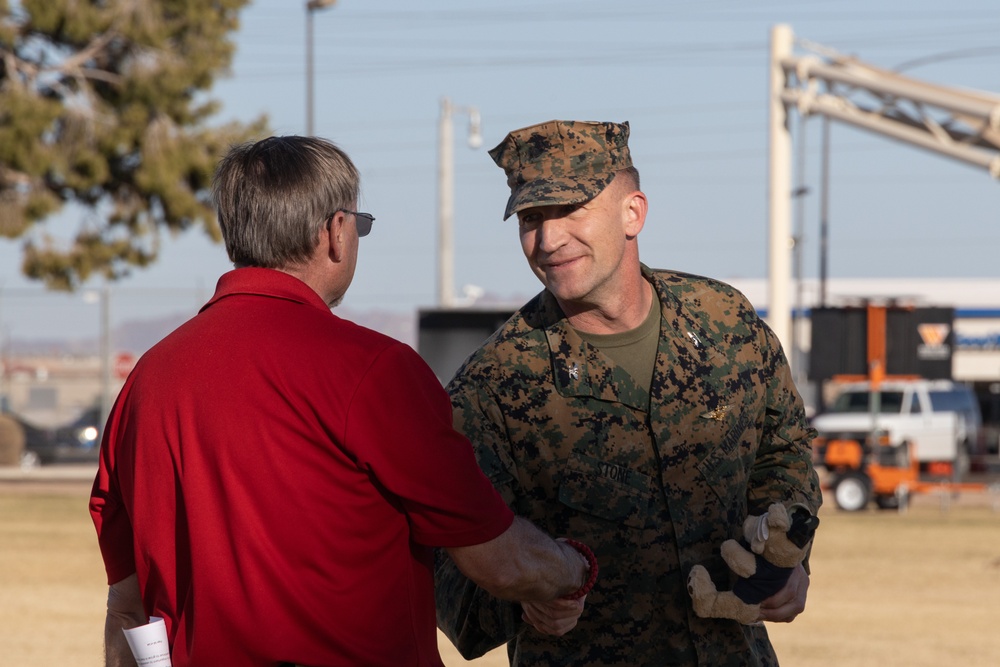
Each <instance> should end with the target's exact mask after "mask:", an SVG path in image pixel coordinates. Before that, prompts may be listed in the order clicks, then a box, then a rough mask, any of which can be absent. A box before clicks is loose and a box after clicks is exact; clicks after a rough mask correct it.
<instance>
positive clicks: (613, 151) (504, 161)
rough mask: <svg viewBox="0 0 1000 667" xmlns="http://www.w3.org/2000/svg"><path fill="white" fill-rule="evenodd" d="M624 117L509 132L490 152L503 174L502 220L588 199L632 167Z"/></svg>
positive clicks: (556, 122) (554, 123)
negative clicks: (504, 204)
mask: <svg viewBox="0 0 1000 667" xmlns="http://www.w3.org/2000/svg"><path fill="white" fill-rule="evenodd" d="M628 132H629V129H628V121H626V122H624V123H601V122H592V121H572V120H550V121H548V122H546V123H539V124H538V125H532V126H530V127H525V128H523V129H520V130H514V131H513V132H511V133H510V134H508V135H507V136H506V137H505V138H504V140H503V141H501V142H500V145H499V146H497V147H496V148H494V149H493V150H491V151H490V157H492V158H493V161H494V162H496V163H497V166H499V167H501V168H502V169H503V170H504V172H506V174H507V185H509V186H510V199H508V200H507V210H506V211H504V214H503V219H504V220H506V219H507V218H509V217H510V216H512V215H514V214H515V213H517V212H518V211H521V210H524V209H526V208H531V207H532V206H549V205H553V204H579V203H582V202H585V201H590V200H591V199H593V198H594V197H596V196H597V195H599V194H601V191H602V190H604V188H606V187H607V186H608V185H609V184H610V183H611V181H613V180H614V178H615V174H616V173H617V172H618V171H620V170H622V169H626V168H628V167H631V166H632V156H631V155H630V154H629V150H628Z"/></svg>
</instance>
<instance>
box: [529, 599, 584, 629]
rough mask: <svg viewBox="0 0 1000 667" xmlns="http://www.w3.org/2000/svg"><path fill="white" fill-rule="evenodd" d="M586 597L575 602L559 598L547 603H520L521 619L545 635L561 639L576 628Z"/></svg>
mask: <svg viewBox="0 0 1000 667" xmlns="http://www.w3.org/2000/svg"><path fill="white" fill-rule="evenodd" d="M586 599H587V598H586V596H584V597H582V598H579V599H576V600H566V599H563V598H559V599H556V600H550V601H549V602H522V603H521V609H522V610H523V613H522V614H521V619H522V620H523V621H525V622H526V623H529V624H531V626H532V627H533V628H535V630H537V631H538V632H541V633H542V634H545V635H555V636H556V637H561V636H562V635H564V634H566V633H567V632H569V631H570V630H572V629H573V628H575V627H576V623H577V621H578V620H579V619H580V614H582V613H583V607H584V601H585V600H586Z"/></svg>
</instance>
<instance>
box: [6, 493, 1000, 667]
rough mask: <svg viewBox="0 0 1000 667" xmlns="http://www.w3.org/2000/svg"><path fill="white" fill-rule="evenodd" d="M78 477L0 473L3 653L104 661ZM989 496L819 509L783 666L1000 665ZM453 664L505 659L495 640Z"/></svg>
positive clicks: (102, 592)
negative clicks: (61, 480)
mask: <svg viewBox="0 0 1000 667" xmlns="http://www.w3.org/2000/svg"><path fill="white" fill-rule="evenodd" d="M88 490H89V487H88V486H87V485H84V484H80V483H76V484H61V485H58V486H57V485H49V486H46V485H44V484H34V485H30V486H29V485H25V484H17V483H10V482H3V481H0V664H3V665H18V666H19V667H50V666H51V665H74V666H78V667H91V666H93V667H97V666H98V665H100V664H101V636H102V632H103V624H104V600H105V596H106V593H107V587H106V585H105V582H104V579H103V568H102V566H101V560H100V554H99V553H98V550H97V545H96V540H95V538H94V532H93V527H92V525H91V523H90V517H89V515H88V514H87V508H86V498H87V492H88ZM987 500H988V499H975V498H969V497H964V498H962V499H961V500H960V501H959V502H954V503H949V504H948V506H947V507H945V505H944V504H943V503H941V502H939V499H937V498H932V497H925V498H922V499H919V500H918V501H917V502H915V503H914V505H913V506H912V507H911V508H910V510H909V511H908V512H907V513H905V514H896V513H894V512H878V511H875V510H872V511H867V512H859V513H856V514H845V513H841V512H837V511H836V510H833V509H824V510H823V511H822V512H821V514H820V516H821V519H822V522H823V523H822V525H821V526H820V532H819V536H818V538H817V544H816V547H815V550H814V553H813V559H812V569H813V576H812V586H811V588H810V592H809V608H808V609H807V611H806V613H805V614H803V615H802V616H800V617H799V619H798V620H796V621H795V622H794V623H792V624H790V625H771V626H769V630H770V632H771V635H772V637H773V639H774V643H775V645H776V647H777V650H778V655H779V657H780V658H781V660H782V664H783V665H785V666H786V667H843V666H847V665H849V666H851V667H865V666H868V665H871V666H876V665H877V666H879V667H885V666H896V665H899V666H904V665H905V666H906V667H941V666H947V667H952V666H960V667H995V666H996V665H1000V512H997V511H994V510H993V508H992V507H991V505H990V503H989V502H988V501H987ZM442 656H443V657H444V659H445V663H446V664H447V665H449V667H453V666H456V665H470V664H471V665H478V666H480V667H500V666H501V665H506V659H505V655H504V654H503V653H502V652H501V651H495V652H493V653H492V654H490V655H488V656H486V657H484V658H481V659H480V660H477V661H474V662H472V663H468V662H466V661H464V660H463V659H462V658H461V657H459V656H458V655H457V654H456V653H455V652H454V650H453V649H450V647H449V646H448V645H447V642H446V641H445V642H444V643H442Z"/></svg>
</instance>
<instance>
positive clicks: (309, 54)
mask: <svg viewBox="0 0 1000 667" xmlns="http://www.w3.org/2000/svg"><path fill="white" fill-rule="evenodd" d="M336 2H337V0H309V1H308V2H307V3H306V135H307V136H312V133H313V78H314V77H313V12H315V11H316V10H317V9H323V8H324V7H330V6H332V5H334V4H336Z"/></svg>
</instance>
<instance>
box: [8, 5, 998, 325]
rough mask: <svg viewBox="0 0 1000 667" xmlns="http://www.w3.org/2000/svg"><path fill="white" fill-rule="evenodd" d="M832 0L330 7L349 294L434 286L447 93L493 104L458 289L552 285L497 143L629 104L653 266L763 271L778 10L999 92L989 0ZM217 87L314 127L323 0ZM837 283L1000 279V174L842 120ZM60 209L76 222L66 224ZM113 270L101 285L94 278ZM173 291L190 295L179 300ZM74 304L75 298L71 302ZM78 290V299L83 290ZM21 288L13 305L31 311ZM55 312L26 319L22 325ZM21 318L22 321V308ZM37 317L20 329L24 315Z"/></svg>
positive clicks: (879, 59) (330, 71)
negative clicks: (357, 231) (310, 62)
mask: <svg viewBox="0 0 1000 667" xmlns="http://www.w3.org/2000/svg"><path fill="white" fill-rule="evenodd" d="M900 5H901V3H898V2H896V1H894V0H867V1H854V0H850V1H844V2H831V1H829V0H827V1H823V2H819V1H812V0H794V1H792V0H789V1H776V2H747V1H746V0H690V1H686V2H677V1H662V0H661V1H655V0H619V1H618V2H616V3H607V2H596V1H590V0H582V1H575V2H570V1H563V0H553V1H549V2H544V1H538V0H535V1H527V0H506V1H504V2H486V1H481V2H468V1H462V0H425V1H422V2H420V3H415V2H412V1H405V0H338V2H337V3H336V5H335V6H334V7H332V8H329V9H325V10H321V11H318V12H316V13H315V14H314V27H315V111H314V113H315V133H316V134H318V135H321V136H325V137H328V138H330V139H332V140H334V141H336V142H337V143H339V144H340V145H341V146H342V147H344V148H345V149H346V150H347V151H348V152H349V153H350V154H351V156H352V157H353V159H354V160H355V162H356V163H357V165H358V167H359V168H360V170H361V172H362V178H363V192H364V195H363V200H362V204H361V206H362V207H363V208H364V209H365V210H370V211H371V212H372V213H373V214H374V215H375V216H376V218H377V221H376V223H375V228H374V231H373V232H372V234H371V236H369V237H367V238H365V239H363V241H362V245H361V257H360V259H359V268H358V272H357V275H356V278H355V282H354V285H353V287H352V288H351V290H350V292H349V293H348V296H347V298H346V300H345V302H344V305H345V306H346V307H348V308H351V309H352V310H366V309H380V310H400V311H401V310H412V309H415V308H419V307H428V306H433V305H434V303H435V299H436V288H435V285H436V282H435V280H436V279H435V276H436V267H437V254H436V250H435V247H436V211H437V201H436V197H437V125H438V118H439V109H440V100H441V98H442V97H445V96H447V97H449V98H450V99H451V100H452V101H453V102H454V103H455V104H458V105H468V106H475V107H476V108H478V110H479V112H480V113H481V115H482V121H483V135H484V141H483V146H482V147H481V148H480V149H478V150H471V149H469V148H468V147H467V146H466V145H465V144H464V142H463V138H464V135H465V128H466V117H465V116H464V115H461V114H460V115H458V116H456V118H455V123H454V127H455V137H456V142H455V147H454V155H455V164H456V175H455V247H456V262H455V276H456V279H455V283H456V291H457V292H461V289H462V287H463V286H464V285H466V284H474V285H477V286H479V287H481V288H483V289H484V290H485V291H486V292H488V293H490V294H492V295H495V296H498V297H505V298H512V299H520V298H522V297H527V296H530V295H531V294H534V293H535V292H537V291H538V289H539V285H538V283H537V281H536V279H535V278H534V277H533V276H532V275H531V273H530V272H529V270H528V269H527V267H526V265H525V262H524V259H523V257H522V255H521V253H520V248H519V245H518V242H517V233H516V224H515V223H514V222H513V221H507V222H506V223H505V222H503V221H502V220H501V217H502V212H503V206H504V203H505V201H506V198H507V188H506V185H505V180H504V176H503V173H502V172H501V171H500V169H498V168H497V167H495V166H494V165H493V163H492V161H491V160H490V159H489V157H488V155H487V154H486V150H487V149H489V148H491V147H492V146H494V145H496V144H497V143H498V142H499V141H500V140H501V139H502V138H503V136H504V135H505V134H506V132H507V131H509V130H511V129H515V128H519V127H523V126H526V125H530V124H533V123H536V122H541V121H545V120H549V119H553V118H573V119H581V120H613V121H624V120H628V121H629V122H630V123H631V127H632V140H631V146H632V151H633V157H634V160H635V162H636V165H637V166H638V167H639V169H640V171H641V173H642V179H643V189H644V190H645V191H646V193H647V194H648V196H649V199H650V213H649V218H648V220H647V224H646V228H645V230H644V231H643V233H642V235H641V237H640V248H641V250H640V253H641V257H642V259H643V260H644V261H645V262H646V263H647V264H650V265H652V266H655V267H661V268H675V269H679V270H684V271H690V272H693V273H699V274H704V275H710V276H713V277H716V278H721V279H734V278H744V277H764V276H766V275H767V198H766V194H767V180H766V175H767V147H768V144H767V76H768V52H769V37H770V31H771V28H772V26H773V25H775V24H777V23H787V24H789V25H790V26H791V27H792V29H793V30H794V32H795V34H796V37H798V38H803V39H808V40H810V41H812V42H817V43H820V44H823V45H825V46H827V47H831V48H833V49H836V50H838V51H840V52H843V53H848V54H853V55H855V56H857V57H858V58H859V59H861V60H863V61H865V62H868V63H871V64H874V65H878V66H881V67H884V68H887V69H893V68H896V67H898V66H900V65H904V64H905V63H909V62H912V61H914V60H916V59H921V58H930V60H931V61H932V62H929V63H926V64H923V65H919V66H916V67H913V68H912V69H909V70H908V74H909V75H911V76H913V77H917V78H921V79H923V80H927V81H931V82H934V83H940V84H946V85H953V86H958V87H964V88H971V89H975V90H982V91H992V92H994V93H996V94H1000V5H998V4H997V3H996V1H995V0H955V1H953V2H949V3H931V2H927V1H924V0H916V1H913V2H908V3H905V5H906V8H905V9H902V8H901V7H900ZM241 22H242V25H241V28H240V30H239V32H238V33H237V34H236V35H235V38H236V40H237V44H238V51H237V55H236V58H235V61H234V63H233V67H232V71H231V72H230V74H229V75H228V76H226V77H225V78H222V79H220V80H219V82H218V83H217V85H216V87H215V88H214V90H213V91H212V93H211V97H213V98H215V99H217V100H219V101H220V102H221V103H222V105H223V107H222V112H221V114H220V116H219V118H218V121H219V122H222V121H226V120H230V119H233V118H238V119H242V120H250V119H252V118H255V117H257V116H259V115H262V114H266V115H267V116H268V117H269V119H270V123H271V126H272V128H273V129H274V131H275V133H276V134H301V133H304V132H305V119H306V112H305V70H306V67H305V41H306V40H305V35H306V11H305V0H302V1H301V2H298V1H293V0H257V1H255V2H253V3H252V4H251V5H249V6H248V7H247V8H246V9H245V10H244V12H243V14H242V17H241ZM819 128H820V121H819V119H814V120H812V121H810V122H809V123H807V125H806V130H805V135H804V136H805V141H806V150H807V153H806V156H807V157H806V168H805V175H804V182H805V184H806V185H807V186H808V187H810V189H811V191H810V194H808V195H806V197H805V198H804V199H803V200H802V211H803V212H804V216H803V225H804V236H805V240H804V247H803V252H804V255H803V256H804V259H805V264H804V269H803V273H804V275H806V276H807V277H808V276H814V275H816V272H817V268H816V267H817V259H816V258H817V257H818V253H819V250H818V244H817V243H816V240H817V229H818V222H817V221H818V218H819V215H818V214H819V206H820V203H819V196H818V193H819V155H820V140H819V137H820V134H819ZM829 196H830V226H831V236H830V255H829V256H830V269H829V270H830V275H831V277H921V278H926V277H936V276H956V277H959V276H960V277H993V276H996V275H997V273H998V268H997V267H998V260H1000V257H998V254H1000V225H998V224H997V223H998V219H997V218H998V211H1000V183H998V182H995V181H992V180H991V179H990V178H989V176H988V175H987V174H986V173H985V172H982V171H979V170H977V169H975V168H972V167H969V166H966V165H964V164H961V163H958V162H953V161H951V160H948V159H946V158H943V157H939V156H937V155H935V154H931V153H926V152H923V151H920V150H918V149H916V148H912V147H909V146H905V145H902V144H898V143H894V142H892V141H889V140H887V139H884V138H881V137H878V136H874V135H869V134H866V133H862V132H860V131H856V130H851V129H849V128H847V127H844V126H837V125H835V126H834V127H833V131H832V149H831V180H830V191H829ZM58 224H75V221H63V222H60V223H58ZM19 248H20V244H19V243H18V242H10V241H0V286H2V287H3V289H4V290H7V293H8V295H13V294H18V293H20V294H25V292H24V291H23V290H24V289H25V288H27V287H30V286H32V285H33V284H32V283H29V282H27V281H25V280H24V279H23V278H21V277H20V276H19V271H18V265H19V260H18V253H19ZM228 268H229V263H228V261H227V259H226V256H225V251H224V249H223V248H222V247H221V246H216V245H212V244H210V243H209V242H208V241H207V240H206V237H205V236H204V235H203V234H202V233H201V232H200V230H191V231H189V232H187V233H185V234H183V235H181V236H179V237H177V238H176V239H169V238H166V239H164V244H163V251H162V257H161V260H160V261H159V262H158V263H157V264H156V265H155V266H154V267H152V268H150V269H147V270H137V271H135V272H134V274H133V275H132V276H131V277H129V278H127V279H126V280H124V281H122V282H121V283H120V285H119V287H120V288H121V289H122V290H123V291H125V290H132V291H133V292H134V293H135V294H137V295H145V296H141V298H137V299H135V300H133V301H134V303H135V305H134V306H123V307H121V308H117V309H116V311H115V317H116V319H121V318H125V317H128V316H135V315H139V314H141V313H145V312H149V313H150V314H152V313H154V312H169V311H170V310H171V309H173V310H177V309H178V308H189V307H190V306H191V304H192V303H195V302H198V301H200V300H202V299H203V298H204V297H205V296H206V292H207V293H210V292H211V290H212V288H213V287H214V284H215V281H216V279H217V278H218V276H219V275H220V274H221V273H223V272H224V271H226V270H228ZM101 284H102V283H101V282H100V281H99V280H96V281H93V283H92V285H89V286H91V287H93V286H100V285H101ZM171 295H173V296H171ZM74 298H75V297H74ZM77 300H79V299H77ZM19 301H20V300H19V299H16V298H15V299H11V298H8V299H6V300H5V305H4V306H3V308H5V311H4V312H0V318H2V319H7V318H8V317H9V316H11V314H12V311H13V309H16V308H18V307H19V306H18V303H19ZM34 317H42V315H40V314H37V313H34V312H33V313H29V314H28V315H26V316H25V318H27V319H30V318H34ZM21 319H22V320H23V319H24V318H21ZM28 330H29V328H28V327H27V325H26V324H24V323H22V324H19V325H17V328H16V329H14V330H11V326H10V325H8V334H10V333H15V334H16V333H18V332H27V331H28Z"/></svg>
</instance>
